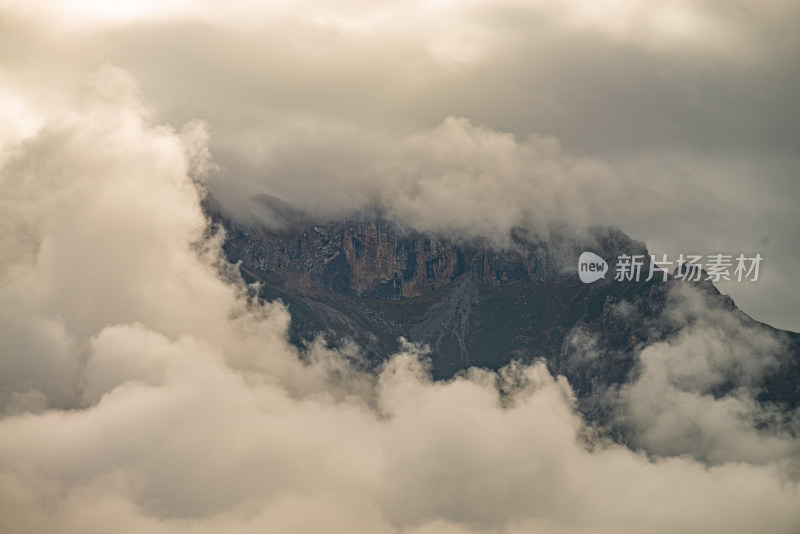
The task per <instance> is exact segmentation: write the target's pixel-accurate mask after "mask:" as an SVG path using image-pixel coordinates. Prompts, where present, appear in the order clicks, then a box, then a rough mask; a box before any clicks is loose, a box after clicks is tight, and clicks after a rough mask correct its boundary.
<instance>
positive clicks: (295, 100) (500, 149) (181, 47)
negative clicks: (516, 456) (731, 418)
mask: <svg viewBox="0 0 800 534" xmlns="http://www.w3.org/2000/svg"><path fill="white" fill-rule="evenodd" d="M5 4H6V7H5V8H4V16H3V18H2V21H3V22H2V24H3V28H2V30H3V31H2V32H0V40H1V41H2V42H1V43H0V44H1V46H0V59H1V60H2V63H3V70H2V71H0V76H2V82H3V87H5V92H6V93H7V95H6V99H5V102H6V103H5V105H4V107H3V111H2V112H3V113H5V114H7V115H11V116H12V118H13V116H14V113H15V111H14V110H15V109H18V106H19V105H22V104H21V103H19V102H15V99H22V100H25V101H26V102H27V103H29V104H32V106H31V107H32V108H34V109H35V108H36V107H38V106H42V107H44V104H43V102H47V101H52V100H55V99H60V98H64V95H66V94H68V93H70V92H79V91H80V88H81V87H82V84H84V83H85V80H86V77H87V76H88V75H89V74H90V73H91V72H93V71H94V70H95V69H96V68H97V67H98V66H99V65H102V64H105V63H108V64H111V65H114V66H116V67H119V68H123V69H125V70H127V71H129V72H130V73H131V75H132V76H133V77H134V79H135V80H136V81H137V83H138V86H139V89H140V91H141V95H142V98H143V102H145V103H146V105H147V107H148V110H149V112H150V113H151V115H152V118H153V120H154V121H156V122H165V123H170V124H173V125H175V126H176V127H180V125H182V124H184V123H186V122H187V121H191V120H196V119H199V120H203V121H206V122H207V125H208V128H209V131H210V140H209V147H210V150H211V153H212V154H213V157H214V160H215V162H216V163H217V165H219V172H217V173H215V174H213V175H211V176H210V177H209V184H210V186H211V189H212V190H213V192H214V194H215V195H217V196H218V197H219V198H221V199H222V200H223V201H224V202H226V203H227V204H229V205H233V203H234V202H235V201H237V200H239V199H241V198H243V197H247V196H249V195H252V194H258V193H269V194H273V195H277V196H279V197H281V198H283V199H285V200H287V201H290V202H294V203H296V204H298V205H300V206H301V207H304V208H307V209H310V210H313V211H315V212H317V213H326V214H327V213H333V214H339V213H342V212H345V211H347V210H349V209H352V208H356V207H358V206H360V205H362V204H364V203H367V202H370V201H374V200H376V199H377V200H379V201H380V202H383V203H384V204H387V205H389V206H390V209H392V210H394V211H395V212H396V214H397V215H398V216H400V217H401V218H402V217H406V218H409V219H411V220H412V221H417V222H418V221H423V223H421V224H422V225H423V226H425V227H428V228H430V229H433V230H436V229H444V230H449V229H454V228H455V229H458V228H468V229H469V230H470V231H474V232H478V233H497V232H500V233H502V232H503V231H505V230H506V229H507V227H509V226H513V225H514V224H533V225H537V224H538V225H545V224H546V223H547V222H548V221H553V220H558V219H565V220H568V221H571V222H577V223H578V224H582V225H585V224H616V225H619V226H620V227H621V228H622V229H623V230H624V231H625V232H627V233H628V234H630V235H631V236H632V237H634V238H637V239H640V240H644V241H645V242H646V243H647V244H648V246H649V248H650V251H651V252H653V253H669V254H670V255H672V256H677V254H679V253H681V252H684V253H699V254H704V255H707V254H712V253H716V252H723V253H728V254H732V255H737V254H739V253H746V254H748V255H752V254H754V253H756V252H759V253H761V254H762V256H763V257H764V263H763V264H762V273H761V279H760V281H759V282H758V283H755V284H744V283H735V284H733V283H732V284H725V285H723V286H722V287H721V289H722V290H723V291H724V292H727V293H730V294H731V295H732V296H733V297H734V298H735V299H736V301H737V303H738V304H739V305H740V306H741V307H742V308H743V309H744V310H745V311H746V312H748V313H750V314H751V315H753V316H754V317H755V318H756V319H759V320H761V321H766V322H769V323H770V324H773V325H775V326H779V327H782V328H787V329H792V330H795V331H797V330H800V308H798V306H797V305H796V303H797V302H798V300H800V284H798V283H797V281H796V278H795V266H796V265H797V264H798V262H800V244H798V240H797V239H795V232H796V228H797V227H798V222H800V221H798V216H797V210H796V207H795V205H796V202H797V200H798V198H800V180H799V179H798V173H799V172H800V151H798V145H799V144H800V107H798V106H797V105H796V96H797V94H800V57H799V56H800V43H798V36H797V32H796V31H795V26H796V22H797V21H798V19H799V18H800V4H798V3H797V2H793V1H789V0H787V1H779V0H773V1H762V2H755V1H752V2H750V1H735V2H734V1H727V0H725V1H713V0H707V1H699V0H697V1H668V2H644V1H634V0H613V1H606V2H593V1H584V0H570V1H564V2H546V1H536V0H533V1H514V0H509V1H491V2H489V1H481V0H470V1H465V2H450V1H429V2H402V3H398V2H381V1H377V2H375V1H370V2H367V1H357V0H352V1H324V2H323V1H319V2H315V1H300V2H280V1H276V2H264V3H262V4H253V3H252V2H222V1H220V2H216V1H201V2H191V3H189V2H181V1H174V2H163V1H147V0H143V1H139V2H131V3H128V2H123V3H116V2H115V3H108V2H99V1H97V2H95V1H91V0H84V1H78V2H67V1H66V0H65V1H64V2H19V3H15V2H11V3H10V4H9V3H8V2H6V3H5ZM448 119H450V122H449V123H448V122H446V121H448ZM36 121H37V117H35V116H34V117H25V118H24V120H21V121H19V122H22V123H23V124H28V127H30V128H35V124H36ZM11 124H13V121H11V122H10V123H9V124H7V125H6V126H5V128H13V126H11ZM448 124H449V126H448Z"/></svg>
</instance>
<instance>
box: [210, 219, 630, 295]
mask: <svg viewBox="0 0 800 534" xmlns="http://www.w3.org/2000/svg"><path fill="white" fill-rule="evenodd" d="M228 233H229V236H228V239H227V241H226V244H225V250H226V253H227V254H228V255H229V256H230V257H232V258H236V259H237V260H239V261H241V262H242V265H243V266H244V267H245V268H246V269H248V270H249V271H251V272H253V273H267V272H290V273H295V274H299V275H304V276H307V277H308V278H309V279H310V280H311V281H312V282H314V283H315V284H318V285H319V286H321V287H323V288H325V289H327V290H330V291H334V292H336V293H340V294H343V295H357V296H364V297H373V298H384V299H393V300H396V299H400V298H411V297H418V296H420V295H424V294H426V293H428V292H431V291H434V290H436V289H438V288H441V287H444V286H446V285H448V284H450V283H451V282H453V280H455V279H456V278H459V277H460V276H462V275H464V274H468V275H469V277H470V278H471V279H472V280H473V281H474V282H475V283H476V284H478V285H480V286H498V285H504V284H510V283H516V282H528V281H553V282H559V281H564V280H566V279H568V278H571V277H574V271H573V272H570V271H569V270H568V268H567V265H566V263H565V261H564V260H563V257H564V256H565V255H567V256H569V254H565V251H564V250H563V247H562V248H561V249H559V248H555V247H552V243H543V242H540V241H534V240H531V239H528V238H527V236H525V235H524V234H523V233H521V232H516V233H515V234H513V236H512V241H511V247H510V248H507V249H497V248H494V247H491V246H489V245H487V244H486V243H479V242H476V241H454V240H452V239H448V238H444V237H433V236H425V235H422V234H418V233H409V232H401V231H399V230H397V229H395V228H393V227H392V225H391V224H389V223H387V222H375V221H370V222H362V221H344V222H337V223H329V224H319V225H310V226H308V227H305V228H301V229H296V230H293V231H288V232H281V233H276V232H271V231H268V230H266V229H264V228H258V227H252V226H247V225H241V224H229V225H228ZM624 237H625V239H622V238H620V236H619V235H616V234H614V233H613V232H611V233H609V234H608V235H606V236H604V237H603V239H601V246H602V247H603V248H605V249H606V250H605V252H607V253H611V252H613V250H612V249H623V250H628V251H630V250H641V249H642V248H643V246H642V245H641V244H637V243H635V242H633V241H631V240H630V239H628V238H627V237H626V236H624ZM573 248H574V246H573ZM570 252H573V251H570ZM572 255H574V252H573V254H572Z"/></svg>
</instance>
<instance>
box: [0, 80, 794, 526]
mask: <svg viewBox="0 0 800 534" xmlns="http://www.w3.org/2000/svg"><path fill="white" fill-rule="evenodd" d="M90 85H91V89H90V93H91V95H90V96H89V97H87V98H86V99H85V100H84V102H83V104H81V105H80V106H78V105H70V106H69V107H67V108H58V107H54V108H49V109H47V110H46V113H47V114H48V115H49V117H50V119H49V120H48V121H47V122H46V123H45V124H43V126H42V128H41V130H40V131H39V133H38V134H37V135H36V136H35V137H31V138H28V139H26V140H24V141H22V142H21V143H19V144H16V145H14V146H5V147H4V149H3V153H4V154H9V155H8V157H6V158H4V162H3V167H2V169H0V176H2V179H1V181H0V192H2V195H1V196H2V198H3V203H4V207H5V206H7V207H9V208H11V209H9V210H5V211H3V216H2V219H3V226H2V242H3V243H4V244H8V247H4V248H3V255H2V264H1V266H2V270H0V273H2V282H1V283H0V304H1V307H0V309H1V310H2V314H0V337H2V339H4V340H12V343H11V344H10V345H4V346H3V349H2V351H3V354H2V359H1V360H0V362H2V365H3V366H4V368H3V372H2V373H0V387H1V388H2V390H0V391H2V398H0V402H2V405H3V406H4V407H5V408H6V409H7V410H8V411H9V412H12V413H9V414H7V415H6V416H5V417H3V418H2V419H0V463H2V465H3V466H4V469H3V470H2V473H0V526H2V527H3V528H4V529H6V530H9V531H12V532H52V531H58V532H64V533H70V532H80V533H81V534H86V533H90V532H108V531H110V530H113V531H115V532H145V531H146V532H161V533H168V532H198V533H203V532H220V531H226V532H263V531H265V530H269V531H270V532H314V531H320V530H324V531H326V532H353V531H357V532H375V533H381V532H386V533H392V534H396V533H400V532H402V533H416V534H422V533H427V534H433V533H436V534H439V533H453V534H455V533H459V534H461V533H478V532H508V533H515V532H519V533H522V532H536V531H547V532H642V531H648V532H658V531H664V532H674V531H675V530H682V531H702V532H715V531H717V532H723V531H724V532H752V531H754V530H756V529H760V530H768V531H770V532H794V531H796V530H797V527H798V525H800V512H798V510H800V507H798V506H797V505H798V500H799V498H798V488H797V483H796V481H794V480H792V479H785V478H784V473H782V470H781V463H780V458H778V459H777V460H776V461H766V463H764V464H763V465H761V464H759V465H755V464H748V463H746V462H738V463H724V464H722V465H719V466H717V467H713V468H709V467H708V466H706V465H704V464H701V463H698V462H696V461H694V460H691V459H688V458H670V459H661V460H656V461H651V460H648V459H647V458H645V457H644V456H643V455H640V454H635V453H633V452H631V451H630V450H628V449H626V448H624V447H621V446H619V445H614V444H610V443H606V442H604V441H601V440H598V439H596V438H592V437H591V432H589V431H588V430H587V429H586V428H585V427H584V426H583V424H582V423H581V421H580V419H579V417H578V416H577V415H576V413H575V411H574V409H573V406H572V404H573V400H572V398H571V393H570V390H569V387H568V385H567V384H566V383H565V382H564V381H563V379H559V380H556V379H553V378H552V377H551V376H550V375H549V374H548V373H547V372H546V370H545V369H544V367H543V366H542V365H541V364H537V365H534V366H532V367H529V368H522V367H515V368H510V369H508V370H506V371H505V375H504V376H505V378H504V380H506V381H507V384H506V385H505V386H503V389H504V391H506V392H510V394H511V396H510V398H506V399H504V400H503V402H501V399H500V396H499V393H498V389H497V388H496V386H495V382H496V380H497V378H496V377H495V376H494V375H491V374H489V373H485V372H479V371H472V372H471V373H469V374H468V375H466V376H464V377H461V378H458V379H456V380H454V381H451V382H446V383H434V382H432V381H431V380H430V379H429V378H428V377H427V375H426V372H425V367H424V366H423V365H422V364H420V363H419V360H418V358H419V356H420V355H419V354H418V352H417V350H416V349H415V348H413V347H406V348H405V349H404V350H403V352H402V353H401V354H399V355H397V356H396V357H395V358H394V359H393V360H392V361H391V362H389V363H388V364H387V365H386V367H385V369H384V370H383V371H382V372H381V373H380V375H379V376H377V377H372V376H370V375H364V374H361V373H359V372H356V371H354V370H353V369H351V368H350V367H349V366H348V365H347V364H346V362H345V360H344V359H342V358H341V357H340V356H339V355H338V354H337V353H335V352H331V351H326V350H324V349H323V348H321V347H319V346H316V347H314V348H313V349H312V353H311V354H309V355H308V359H309V360H310V362H311V363H309V364H301V363H300V362H299V359H298V358H297V354H296V351H295V349H293V348H292V347H290V346H289V345H288V343H287V341H286V338H285V336H286V327H287V320H288V316H287V313H286V311H285V310H284V309H283V308H282V307H280V306H278V305H268V306H265V307H260V306H258V305H256V304H254V303H252V302H250V301H248V299H247V296H246V294H245V291H244V288H243V287H242V284H241V282H235V281H230V280H227V276H226V275H224V271H225V267H224V265H222V264H221V263H220V259H219V249H218V246H219V242H218V240H217V239H215V238H211V239H210V240H204V238H203V235H204V231H205V221H204V219H203V216H202V212H201V210H200V207H199V198H200V194H199V191H198V187H199V186H198V184H197V183H196V182H195V181H194V180H193V179H192V178H191V177H190V174H191V173H192V172H194V171H193V169H194V170H195V171H196V169H197V166H193V165H191V164H190V163H191V162H192V161H197V159H196V158H194V159H193V158H192V156H191V154H202V152H203V151H202V150H199V151H198V144H197V143H188V148H187V146H186V145H185V144H184V143H187V142H186V141H185V140H186V139H187V137H186V136H185V135H184V136H183V137H182V136H181V135H179V134H178V133H177V132H176V131H175V130H174V129H173V128H171V127H166V126H153V125H152V124H151V123H150V122H149V121H148V120H147V119H146V118H145V117H144V116H143V114H144V115H146V112H145V111H144V110H143V107H142V105H141V103H140V102H139V101H138V100H137V99H136V97H135V95H136V94H137V93H138V92H137V91H136V89H135V86H133V85H132V82H131V80H130V76H129V75H128V74H127V73H125V72H124V71H121V70H119V69H115V68H112V67H104V68H102V69H101V70H100V71H98V73H97V74H96V75H94V76H92V77H91V83H90ZM109 88H113V91H109V90H108V89H109ZM116 94H121V95H122V98H120V99H117V98H116V97H115V96H114V95H116ZM40 111H41V110H40ZM442 129H443V130H442V131H439V130H434V132H433V133H432V134H427V135H431V136H433V138H434V139H433V140H432V141H436V140H437V139H440V138H441V139H443V141H442V142H444V143H445V146H450V145H449V144H452V146H453V147H454V151H453V155H451V157H454V158H456V159H458V158H460V157H462V156H463V155H464V154H466V153H467V152H471V151H473V150H478V151H479V152H480V151H488V152H487V153H485V154H484V156H485V157H487V158H489V159H490V160H491V161H493V162H495V163H496V162H498V161H499V162H511V164H513V162H514V161H515V158H517V157H520V156H519V153H520V152H521V153H522V156H521V157H523V158H524V157H531V156H530V154H534V153H535V154H539V153H542V152H544V153H545V154H549V153H551V152H548V151H552V150H553V149H554V148H553V145H552V144H551V143H549V142H546V141H541V140H533V141H531V143H530V144H528V145H522V147H520V146H518V145H517V143H515V142H514V141H513V140H512V139H510V138H509V137H508V136H503V135H499V136H498V135H497V134H495V133H492V132H487V131H485V130H481V129H475V128H474V127H472V126H471V125H469V124H468V123H466V122H464V121H451V122H448V123H445V125H444V126H443V127H442ZM187 131H188V130H187ZM191 139H194V140H197V139H198V137H197V136H196V135H195V136H192V137H191ZM454 139H455V140H456V141H457V142H454V141H453V140H454ZM426 142H427V141H426ZM460 143H466V144H467V145H468V146H469V147H470V148H469V150H467V151H466V152H465V151H463V149H459V146H461V145H460ZM192 146H193V147H194V149H191V150H189V149H190V148H191V147H192ZM425 146H426V145H425V143H423V144H421V145H420V144H419V143H418V140H415V139H413V138H412V139H411V140H410V141H409V143H408V145H406V146H405V147H403V148H401V152H402V151H403V150H406V151H409V150H410V151H412V152H413V153H415V154H418V156H419V158H422V159H425V158H427V159H431V158H434V159H435V157H436V154H438V153H439V151H435V152H426V148H425ZM187 150H188V152H187ZM459 150H462V151H461V152H459ZM493 158H494V159H493ZM201 160H202V158H201ZM203 161H205V160H203ZM556 167H557V165H556ZM465 169H466V170H465V171H464V172H466V173H467V174H468V176H469V179H471V180H475V181H476V182H477V183H479V184H480V183H481V181H482V180H483V178H482V175H481V174H480V172H478V173H474V170H473V169H472V164H471V163H470V162H467V164H466V165H465ZM433 183H435V182H433ZM400 187H406V185H404V184H400ZM431 187H433V185H431ZM403 209H411V208H408V207H405V208H403ZM714 354H716V353H714ZM509 384H512V385H509ZM513 384H516V385H513ZM587 436H588V437H587ZM762 445H763V444H761V443H756V444H755V446H758V447H760V446H762Z"/></svg>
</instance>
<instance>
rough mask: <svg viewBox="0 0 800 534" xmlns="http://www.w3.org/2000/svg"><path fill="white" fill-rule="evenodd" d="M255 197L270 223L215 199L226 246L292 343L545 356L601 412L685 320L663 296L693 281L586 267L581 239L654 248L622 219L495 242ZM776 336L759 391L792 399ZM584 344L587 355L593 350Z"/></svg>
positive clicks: (458, 362)
mask: <svg viewBox="0 0 800 534" xmlns="http://www.w3.org/2000/svg"><path fill="white" fill-rule="evenodd" d="M260 205H261V206H262V207H263V208H264V209H265V210H267V211H268V212H269V219H268V220H269V221H270V224H269V225H267V224H262V223H259V222H253V221H251V222H243V221H241V220H235V219H233V218H230V217H226V216H225V215H224V214H223V212H222V211H221V210H220V209H218V207H215V206H213V205H210V204H207V211H208V212H209V214H210V215H211V217H212V218H213V219H214V220H216V221H217V222H219V223H220V224H222V225H223V226H224V228H225V231H226V236H227V237H226V240H225V243H224V251H225V253H226V255H227V256H228V259H229V260H230V261H231V262H234V263H239V265H240V269H241V271H242V273H243V275H244V276H245V278H246V279H247V280H249V281H258V282H260V291H261V296H262V297H263V298H265V299H270V300H271V299H276V298H280V299H281V300H283V302H285V303H286V304H287V306H288V307H289V310H290V311H291V312H292V326H291V332H290V335H291V339H292V341H293V342H295V343H297V344H299V345H302V344H304V343H306V342H308V341H310V340H312V339H314V338H316V337H318V336H322V337H323V338H324V339H326V340H327V342H328V343H330V344H332V345H341V344H342V343H345V342H347V341H348V340H353V341H355V343H356V344H357V345H358V346H359V347H361V349H362V355H363V358H364V359H363V361H362V363H363V364H364V365H366V366H375V365H380V363H381V362H382V361H384V360H385V359H386V358H387V357H388V356H389V355H390V354H392V353H393V351H395V350H396V349H397V348H398V339H399V338H400V337H401V336H402V337H404V338H406V339H408V340H410V341H413V342H418V343H422V344H425V345H427V346H429V347H430V348H431V354H430V356H431V361H432V371H433V374H434V377H435V378H439V379H442V378H449V377H451V376H453V375H454V374H456V373H458V372H460V371H462V370H464V369H465V368H467V367H469V366H478V367H485V368H489V369H498V368H500V367H502V366H504V365H506V364H508V362H510V361H511V360H515V359H516V360H521V361H531V360H533V359H536V358H543V359H545V360H546V361H547V364H548V366H549V367H550V369H551V370H552V371H553V372H554V373H558V374H563V375H564V376H566V377H567V378H568V379H569V381H570V383H571V385H572V387H573V389H574V391H575V392H576V395H577V396H578V401H579V405H580V408H581V410H582V411H583V413H584V414H585V415H586V416H587V417H590V418H594V419H597V420H602V419H603V410H604V408H603V406H602V402H599V401H598V398H599V397H601V396H602V392H603V391H605V390H606V389H607V388H609V387H615V386H616V385H619V384H623V383H625V382H626V381H627V380H629V379H630V376H631V373H632V372H634V370H635V367H636V362H637V358H638V354H639V353H640V352H641V350H642V349H643V347H646V346H648V345H651V344H653V343H657V342H659V341H663V340H669V339H671V338H672V337H674V336H675V335H676V333H677V327H676V326H675V324H674V321H672V320H671V319H670V317H669V316H665V313H666V312H665V310H666V302H667V299H668V295H669V292H670V290H671V288H673V287H674V285H675V284H682V283H687V282H678V281H676V280H674V279H671V278H670V279H669V280H667V281H666V282H663V281H661V280H660V277H656V278H654V279H653V280H651V281H648V282H645V281H626V282H617V281H614V280H612V278H613V275H612V276H608V277H607V279H605V280H599V281H597V282H595V283H592V284H584V283H582V282H580V281H579V280H578V277H577V258H578V256H579V255H580V253H581V252H583V251H592V252H594V253H596V254H598V255H599V256H601V257H603V258H607V259H609V261H612V258H616V257H617V256H619V255H620V254H622V253H626V254H644V255H645V256H646V255H647V249H646V248H645V246H644V244H642V243H640V242H636V241H634V240H632V239H630V238H629V237H628V236H626V235H625V234H624V233H622V232H621V231H619V230H615V229H609V228H599V229H595V230H593V231H591V232H589V235H582V236H575V235H570V234H569V233H568V232H566V231H560V232H559V231H552V232H550V233H549V234H548V235H547V236H538V235H533V234H529V233H526V232H524V231H522V230H518V231H515V232H512V234H511V235H510V236H509V238H508V240H507V242H506V243H503V244H502V245H493V244H491V243H489V242H487V241H481V240H477V239H465V238H455V237H453V236H443V235H429V234H423V233H419V232H414V231H411V230H408V229H407V228H403V227H400V226H398V225H396V224H393V223H391V222H390V221H388V220H386V219H384V218H382V217H380V216H379V215H374V214H373V215H371V216H369V215H366V216H359V217H353V218H349V219H344V220H339V221H332V222H324V223H323V222H320V221H312V220H309V219H307V218H306V217H304V216H303V215H302V214H300V213H299V212H296V211H294V210H291V209H290V208H288V207H286V206H284V205H282V204H277V205H276V203H275V201H274V200H272V199H267V200H266V201H264V200H263V199H262V201H261V202H260ZM276 206H277V207H276ZM612 268H613V267H612ZM696 286H697V287H698V288H699V289H701V291H702V292H704V293H705V294H706V295H707V297H708V299H709V302H711V305H712V306H715V307H719V308H720V309H725V310H728V311H729V312H730V313H731V314H735V315H736V317H737V318H738V319H737V320H740V321H742V324H744V325H752V326H753V327H754V328H763V329H770V327H768V326H766V325H759V324H758V323H756V322H755V321H753V320H752V319H750V318H749V317H747V316H746V315H745V314H743V313H742V312H740V311H739V310H738V309H736V307H735V305H734V304H733V301H731V300H730V298H728V297H726V296H723V295H720V294H719V292H718V291H717V290H716V288H714V286H713V285H712V284H710V283H708V282H701V283H699V284H696ZM770 332H777V331H775V330H774V329H770ZM780 335H782V336H784V337H785V338H786V340H787V341H786V347H787V348H786V353H785V354H784V355H782V356H781V361H780V366H779V370H778V371H776V372H775V373H773V374H772V375H769V376H766V377H765V378H764V381H763V382H762V383H761V384H759V385H758V387H763V391H761V392H760V395H761V398H762V399H764V400H769V401H773V402H777V403H781V404H785V405H789V406H796V405H797V404H798V400H800V391H798V387H797V384H798V383H800V358H798V354H800V336H798V335H797V334H793V333H781V334H780ZM587 346H589V347H590V349H591V351H592V354H593V355H594V356H593V357H586V351H587ZM598 355H599V356H598ZM735 386H736V384H734V383H731V384H729V386H728V387H730V388H733V387H735Z"/></svg>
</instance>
